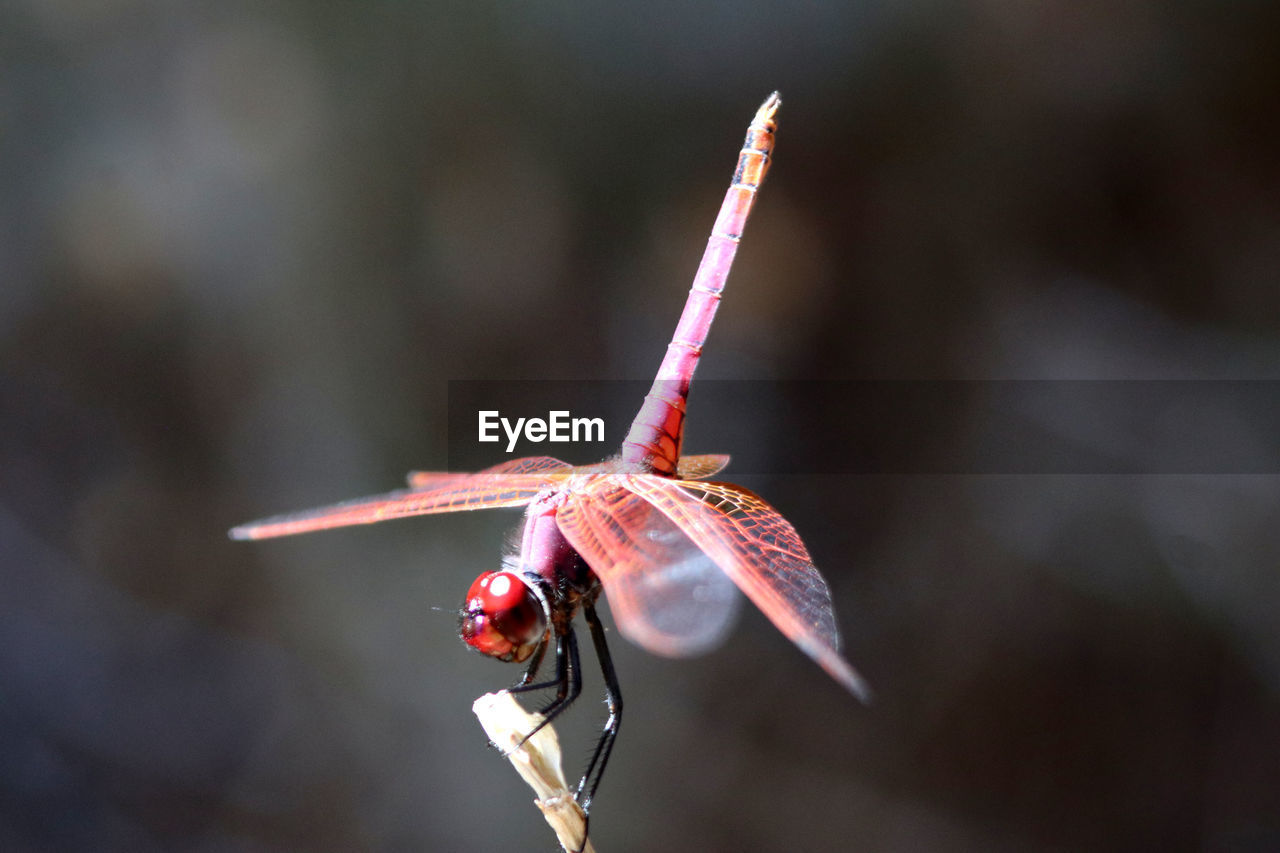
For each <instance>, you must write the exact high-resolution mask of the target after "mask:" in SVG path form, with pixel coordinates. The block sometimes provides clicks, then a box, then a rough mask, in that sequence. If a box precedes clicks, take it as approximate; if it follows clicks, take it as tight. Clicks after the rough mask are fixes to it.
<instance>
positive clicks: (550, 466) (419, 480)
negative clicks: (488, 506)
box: [407, 456, 573, 489]
mask: <svg viewBox="0 0 1280 853" xmlns="http://www.w3.org/2000/svg"><path fill="white" fill-rule="evenodd" d="M572 467H573V466H572V465H570V464H569V463H568V462H561V461H560V460H559V459H553V458H552V457H550V456H526V457H524V458H523V459H512V460H511V461H510V462H503V463H502V464H500V465H494V466H493V467H491V468H485V469H484V470H483V471H478V472H476V474H474V475H472V474H463V475H461V476H465V477H470V476H479V475H485V474H489V475H492V474H554V473H557V472H563V471H568V470H569V469H570V468H572ZM457 476H459V475H458V474H446V473H443V472H440V471H410V472H409V476H408V478H407V479H408V480H409V488H411V489H424V488H430V487H432V486H434V485H436V484H437V483H439V482H447V478H449V477H457Z"/></svg>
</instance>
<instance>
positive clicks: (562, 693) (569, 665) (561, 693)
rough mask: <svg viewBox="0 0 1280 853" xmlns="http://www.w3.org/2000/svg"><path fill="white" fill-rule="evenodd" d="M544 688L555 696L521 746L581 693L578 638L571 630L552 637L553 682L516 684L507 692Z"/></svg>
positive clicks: (540, 712)
mask: <svg viewBox="0 0 1280 853" xmlns="http://www.w3.org/2000/svg"><path fill="white" fill-rule="evenodd" d="M547 687H555V688H556V695H555V698H554V699H552V700H551V701H550V702H549V703H547V705H546V706H545V707H544V708H542V710H540V711H539V712H538V714H539V715H540V716H541V717H542V722H540V723H538V725H536V726H534V727H533V731H531V732H529V733H528V734H527V735H525V736H524V738H523V739H521V741H520V744H519V745H520V746H523V745H524V744H525V743H526V742H527V741H528V740H529V738H531V737H533V736H534V735H535V734H537V733H538V732H539V731H541V730H542V727H543V726H545V725H546V724H547V723H549V722H551V721H552V720H554V719H555V718H556V717H557V716H559V715H560V712H561V711H563V710H564V709H565V708H568V707H569V706H570V705H572V704H573V702H574V700H575V699H577V698H578V696H579V695H580V694H581V693H582V665H581V663H580V662H579V660H578V638H577V637H576V636H575V635H574V633H573V628H569V629H568V630H567V631H565V632H564V633H563V634H559V635H557V636H556V677H555V680H554V681H546V682H543V683H541V684H517V685H516V686H515V687H512V688H510V689H509V690H508V692H509V693H528V692H530V691H534V690H543V689H545V688H547Z"/></svg>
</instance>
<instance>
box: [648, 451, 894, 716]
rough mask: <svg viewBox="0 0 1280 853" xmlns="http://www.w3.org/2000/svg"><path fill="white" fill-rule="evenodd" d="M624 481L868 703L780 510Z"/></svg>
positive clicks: (697, 488) (686, 488) (694, 489)
mask: <svg viewBox="0 0 1280 853" xmlns="http://www.w3.org/2000/svg"><path fill="white" fill-rule="evenodd" d="M624 482H625V484H626V487H627V488H628V489H630V490H631V491H632V492H634V493H635V494H637V495H640V496H641V497H643V498H644V499H645V500H646V501H647V502H648V503H649V504H650V505H651V506H653V507H654V508H655V509H657V510H659V511H660V512H661V513H662V514H663V515H665V516H666V517H667V518H668V519H670V520H671V522H672V523H674V524H675V525H676V526H677V527H678V528H680V530H681V531H683V532H684V533H685V535H687V536H688V537H689V538H690V539H691V540H692V541H693V542H695V543H696V544H697V545H698V546H699V547H700V548H702V549H703V550H704V551H705V552H706V553H707V555H708V556H709V557H711V559H713V560H714V561H715V562H716V564H717V565H719V566H720V568H722V569H723V570H724V572H725V574H727V575H728V576H729V577H730V578H732V579H733V581H734V583H736V584H737V585H738V588H739V589H741V590H742V591H743V592H744V593H746V594H747V597H748V598H750V599H751V600H752V602H754V603H755V605H756V606H757V607H759V608H760V610H762V611H763V612H764V614H765V615H766V616H768V617H769V620H770V621H771V622H773V624H774V625H776V626H777V627H778V629H779V630H781V631H782V633H783V634H785V635H787V637H789V638H790V639H791V641H792V642H794V643H795V644H796V645H797V646H799V647H800V648H801V650H803V651H804V652H805V654H807V655H809V657H811V658H813V659H814V660H815V661H817V663H818V665H819V666H821V667H822V668H823V669H825V670H826V671H827V672H828V673H829V674H830V675H831V677H833V678H834V679H835V680H836V681H838V682H840V683H841V684H842V685H844V686H845V687H846V688H847V689H848V690H849V691H850V692H851V693H853V694H854V695H855V696H858V697H859V698H861V699H863V700H866V699H867V698H868V697H869V696H870V691H869V690H868V688H867V685H866V682H865V681H863V679H862V677H861V676H860V675H858V673H857V671H856V670H854V668H853V667H852V666H851V665H850V664H849V662H848V661H846V660H845V659H844V657H842V656H841V654H840V632H839V630H838V629H837V628H836V618H835V610H834V609H833V608H832V606H831V592H830V590H828V589H827V582H826V581H825V580H823V579H822V575H821V574H819V573H818V570H817V568H816V567H814V565H813V561H812V560H811V559H810V557H809V552H808V550H807V549H806V548H805V547H804V543H803V542H802V541H801V540H800V536H799V534H797V533H796V531H795V528H794V527H792V526H791V524H790V522H788V521H787V520H786V519H785V518H783V517H782V516H781V515H780V514H779V513H778V511H777V510H775V509H774V508H773V507H771V506H769V504H767V503H765V501H764V499H763V498H761V497H759V496H758V495H755V494H753V493H751V492H749V491H747V490H746V489H744V488H742V487H740V486H735V485H733V484H731V483H698V482H682V481H679V480H672V479H669V478H665V477H657V476H652V475H644V474H641V475H631V476H629V477H627V478H626V479H625V481H624Z"/></svg>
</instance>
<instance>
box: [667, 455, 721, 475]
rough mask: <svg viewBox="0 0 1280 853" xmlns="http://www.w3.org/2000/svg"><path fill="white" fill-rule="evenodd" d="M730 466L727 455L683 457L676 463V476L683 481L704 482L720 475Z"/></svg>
mask: <svg viewBox="0 0 1280 853" xmlns="http://www.w3.org/2000/svg"><path fill="white" fill-rule="evenodd" d="M728 464H729V456H728V455H727V454H725V453H708V454H705V455H703V456H681V457H680V461H679V462H677V463H676V476H677V477H679V478H680V479H681V480H702V479H705V478H706V477H711V476H714V475H716V474H719V473H720V472H721V471H723V470H724V468H725V466H726V465H728Z"/></svg>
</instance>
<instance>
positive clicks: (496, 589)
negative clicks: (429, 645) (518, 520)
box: [459, 570, 550, 663]
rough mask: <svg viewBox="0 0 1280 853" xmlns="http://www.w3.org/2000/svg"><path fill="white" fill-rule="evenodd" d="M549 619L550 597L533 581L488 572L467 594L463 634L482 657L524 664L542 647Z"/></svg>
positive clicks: (503, 571) (466, 640) (514, 574)
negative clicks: (548, 599) (483, 655)
mask: <svg viewBox="0 0 1280 853" xmlns="http://www.w3.org/2000/svg"><path fill="white" fill-rule="evenodd" d="M549 617H550V613H549V605H548V604H547V599H546V596H545V595H544V594H543V593H542V591H541V590H539V589H538V588H537V587H536V586H535V585H534V583H533V582H532V581H530V580H529V579H526V578H525V577H523V576H522V575H520V574H518V573H516V572H511V571H506V570H502V571H497V572H485V573H484V574H482V575H480V576H479V577H478V578H476V579H475V582H474V583H472V584H471V589H469V590H468V591H467V599H466V602H465V603H464V604H463V605H462V619H461V625H460V626H459V634H460V635H461V637H462V641H463V642H464V643H466V644H467V645H468V646H470V647H471V648H473V649H475V650H476V651H478V652H480V653H481V654H486V655H488V656H490V657H494V658H497V659H498V660H501V661H508V662H515V663H520V662H523V661H525V660H528V659H529V657H530V656H531V655H532V654H533V653H534V651H536V650H537V648H538V646H540V645H541V644H542V642H543V638H544V636H545V635H546V632H547V622H548V620H549Z"/></svg>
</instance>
